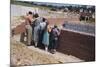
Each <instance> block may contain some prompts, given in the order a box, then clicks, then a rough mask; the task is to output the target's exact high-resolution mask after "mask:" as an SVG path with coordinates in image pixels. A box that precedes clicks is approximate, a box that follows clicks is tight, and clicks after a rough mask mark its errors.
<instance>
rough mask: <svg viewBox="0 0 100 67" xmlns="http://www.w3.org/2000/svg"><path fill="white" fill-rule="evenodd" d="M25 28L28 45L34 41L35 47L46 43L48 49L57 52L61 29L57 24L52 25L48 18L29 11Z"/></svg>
mask: <svg viewBox="0 0 100 67" xmlns="http://www.w3.org/2000/svg"><path fill="white" fill-rule="evenodd" d="M25 29H26V32H25V33H26V35H27V45H32V42H34V45H35V47H37V46H38V45H44V46H45V50H46V51H49V50H50V52H51V53H55V52H56V49H57V45H58V40H59V35H60V30H59V28H58V26H57V25H56V24H55V25H53V26H52V27H51V26H50V25H49V22H48V20H47V19H46V18H44V17H40V16H39V15H38V13H35V14H34V13H32V12H31V11H29V12H28V13H27V14H26V16H25ZM49 48H50V49H49Z"/></svg>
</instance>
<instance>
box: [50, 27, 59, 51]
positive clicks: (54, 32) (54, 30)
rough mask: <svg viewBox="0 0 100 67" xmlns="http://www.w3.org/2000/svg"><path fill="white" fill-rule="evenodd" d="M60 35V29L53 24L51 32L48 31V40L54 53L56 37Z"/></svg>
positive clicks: (56, 42) (56, 43)
mask: <svg viewBox="0 0 100 67" xmlns="http://www.w3.org/2000/svg"><path fill="white" fill-rule="evenodd" d="M59 35H60V30H59V29H58V27H57V26H54V28H52V30H51V33H50V42H51V52H52V53H55V51H56V49H57V45H58V38H59Z"/></svg>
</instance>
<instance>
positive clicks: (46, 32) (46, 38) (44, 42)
mask: <svg viewBox="0 0 100 67" xmlns="http://www.w3.org/2000/svg"><path fill="white" fill-rule="evenodd" d="M42 43H43V44H44V46H45V51H48V46H49V33H48V28H47V26H46V28H45V31H44V34H43V40H42Z"/></svg>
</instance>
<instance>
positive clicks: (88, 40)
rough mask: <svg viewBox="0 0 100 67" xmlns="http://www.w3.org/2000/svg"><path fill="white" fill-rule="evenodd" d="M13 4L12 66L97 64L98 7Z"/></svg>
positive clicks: (64, 4) (37, 3) (11, 7)
mask: <svg viewBox="0 0 100 67" xmlns="http://www.w3.org/2000/svg"><path fill="white" fill-rule="evenodd" d="M10 4H11V5H10V9H11V11H10V17H11V18H10V20H11V22H10V33H11V34H10V35H11V37H10V41H11V43H10V65H11V66H34V65H44V64H63V63H76V62H90V61H95V23H96V22H95V5H81V4H68V3H50V2H36V1H17V0H11V3H10Z"/></svg>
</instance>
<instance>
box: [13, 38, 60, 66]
mask: <svg viewBox="0 0 100 67" xmlns="http://www.w3.org/2000/svg"><path fill="white" fill-rule="evenodd" d="M52 63H59V62H58V61H57V60H56V59H55V58H54V57H52V56H51V55H48V54H43V53H39V52H37V51H33V50H31V49H28V47H27V46H25V45H24V44H22V43H20V42H17V41H14V40H11V65H37V64H52Z"/></svg>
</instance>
